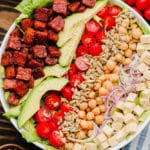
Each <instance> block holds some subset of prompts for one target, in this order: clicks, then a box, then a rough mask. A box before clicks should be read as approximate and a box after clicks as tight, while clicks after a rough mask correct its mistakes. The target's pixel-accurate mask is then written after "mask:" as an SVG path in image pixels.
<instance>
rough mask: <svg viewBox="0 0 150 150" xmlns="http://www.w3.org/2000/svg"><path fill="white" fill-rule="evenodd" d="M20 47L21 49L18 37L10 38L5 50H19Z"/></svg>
mask: <svg viewBox="0 0 150 150" xmlns="http://www.w3.org/2000/svg"><path fill="white" fill-rule="evenodd" d="M20 47H21V39H20V37H18V36H10V37H9V40H8V43H7V49H13V50H20Z"/></svg>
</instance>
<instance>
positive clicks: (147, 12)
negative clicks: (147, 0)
mask: <svg viewBox="0 0 150 150" xmlns="http://www.w3.org/2000/svg"><path fill="white" fill-rule="evenodd" d="M144 17H145V18H146V19H147V20H148V21H150V7H148V8H147V9H145V10H144Z"/></svg>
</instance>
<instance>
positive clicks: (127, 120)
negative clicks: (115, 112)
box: [124, 113, 138, 124]
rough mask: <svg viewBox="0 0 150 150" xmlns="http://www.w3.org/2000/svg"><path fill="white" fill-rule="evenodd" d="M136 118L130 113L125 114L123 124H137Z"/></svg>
mask: <svg viewBox="0 0 150 150" xmlns="http://www.w3.org/2000/svg"><path fill="white" fill-rule="evenodd" d="M137 121H138V120H137V118H136V117H135V116H134V115H133V114H132V113H127V114H125V116H124V122H125V123H126V124H128V123H130V122H137Z"/></svg>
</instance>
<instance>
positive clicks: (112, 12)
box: [108, 6, 122, 16]
mask: <svg viewBox="0 0 150 150" xmlns="http://www.w3.org/2000/svg"><path fill="white" fill-rule="evenodd" d="M121 11H122V8H121V7H119V6H111V7H109V11H108V13H109V15H110V16H118V15H119V14H120V12H121Z"/></svg>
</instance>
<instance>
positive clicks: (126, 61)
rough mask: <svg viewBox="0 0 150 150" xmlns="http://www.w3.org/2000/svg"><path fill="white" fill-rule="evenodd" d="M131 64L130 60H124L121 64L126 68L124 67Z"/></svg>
mask: <svg viewBox="0 0 150 150" xmlns="http://www.w3.org/2000/svg"><path fill="white" fill-rule="evenodd" d="M130 63H131V59H130V58H126V59H125V60H124V62H123V64H124V65H125V66H126V65H129V64H130Z"/></svg>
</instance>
